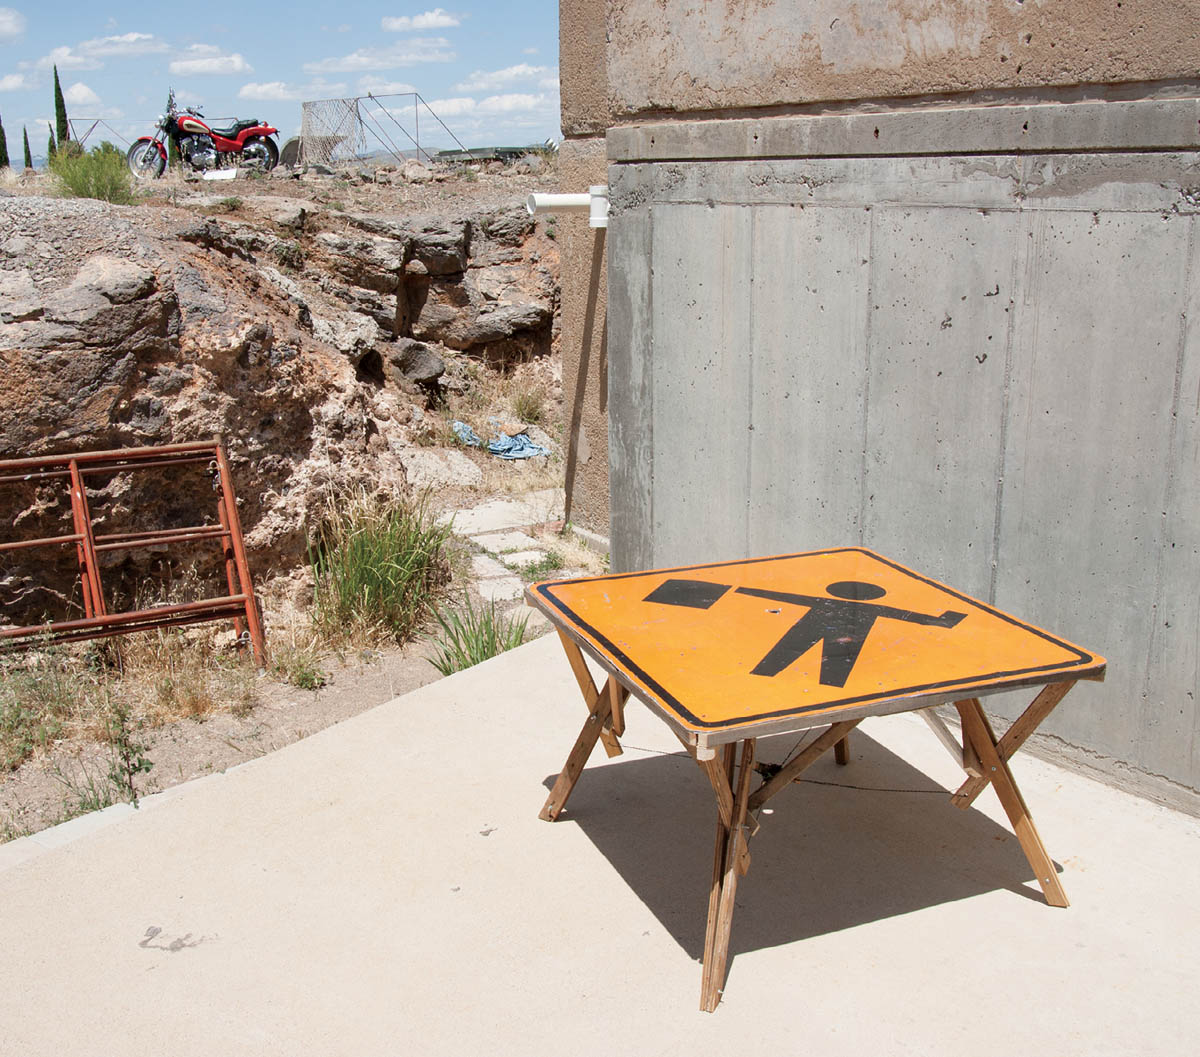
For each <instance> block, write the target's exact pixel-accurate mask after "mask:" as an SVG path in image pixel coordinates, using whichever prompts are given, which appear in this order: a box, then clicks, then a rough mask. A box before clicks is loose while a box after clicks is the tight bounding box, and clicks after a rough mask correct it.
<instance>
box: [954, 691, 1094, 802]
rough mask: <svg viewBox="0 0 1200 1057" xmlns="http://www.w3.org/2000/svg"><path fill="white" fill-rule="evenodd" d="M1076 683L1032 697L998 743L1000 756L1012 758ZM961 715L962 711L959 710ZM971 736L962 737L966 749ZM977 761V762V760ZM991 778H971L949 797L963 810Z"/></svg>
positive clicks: (1007, 758)
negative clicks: (1031, 701) (1030, 701)
mask: <svg viewBox="0 0 1200 1057" xmlns="http://www.w3.org/2000/svg"><path fill="white" fill-rule="evenodd" d="M1074 685H1075V683H1074V681H1073V680H1072V681H1068V682H1062V683H1051V684H1050V685H1049V686H1045V687H1043V688H1042V691H1041V693H1039V694H1038V695H1037V697H1035V698H1034V699H1033V703H1032V704H1030V706H1029V707H1028V708H1027V709H1025V711H1024V712H1022V713H1021V715H1020V717H1019V718H1018V719H1017V721H1016V722H1015V723H1013V725H1012V726H1011V727H1009V728H1008V731H1007V732H1006V733H1005V735H1004V737H1002V738H1001V739H1000V740H999V741H998V742H997V743H996V747H997V749H998V750H999V752H1000V759H1002V760H1011V759H1012V758H1013V755H1014V753H1016V751H1017V750H1018V749H1019V748H1020V747H1021V746H1022V745H1024V744H1025V741H1026V739H1027V738H1028V737H1029V735H1030V734H1032V733H1033V732H1034V731H1035V730H1037V728H1038V726H1039V725H1040V724H1041V722H1042V720H1044V719H1045V718H1046V717H1047V716H1048V715H1050V713H1051V712H1053V711H1054V709H1055V708H1056V707H1057V705H1058V703H1059V702H1060V701H1061V700H1062V699H1063V698H1064V697H1066V696H1067V693H1068V691H1070V689H1071V687H1073V686H1074ZM959 712H960V714H961V712H962V710H961V709H959ZM967 742H968V739H965V738H964V739H963V745H964V749H965V747H966V744H967ZM976 762H978V761H976ZM987 784H988V779H987V777H986V776H984V777H972V778H968V779H967V780H966V781H965V782H963V784H962V785H961V786H959V789H958V792H956V793H955V794H954V795H953V796H952V797H951V798H950V799H951V802H952V803H953V804H954V806H955V807H961V808H963V809H964V810H965V809H966V808H968V807H970V806H971V804H972V803H974V801H975V798H976V797H977V796H978V795H979V794H980V793H982V792H983V791H984V789H986V788H987Z"/></svg>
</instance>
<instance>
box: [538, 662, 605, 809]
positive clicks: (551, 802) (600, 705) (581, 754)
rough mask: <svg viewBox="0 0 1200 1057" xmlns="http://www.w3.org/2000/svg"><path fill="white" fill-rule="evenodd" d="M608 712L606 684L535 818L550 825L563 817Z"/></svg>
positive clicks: (597, 696) (598, 737)
mask: <svg viewBox="0 0 1200 1057" xmlns="http://www.w3.org/2000/svg"><path fill="white" fill-rule="evenodd" d="M610 682H611V679H610ZM611 712H612V697H611V696H610V695H609V692H608V684H607V683H606V684H605V686H604V691H603V693H600V694H597V695H596V703H595V707H594V710H593V711H591V712H589V713H588V718H587V720H586V721H585V722H584V724H583V729H582V730H581V731H580V732H579V737H578V738H576V739H575V746H574V747H573V748H572V749H571V754H570V755H569V756H568V757H567V762H566V764H565V765H564V766H563V769H562V773H561V774H559V776H558V779H557V781H555V783H554V788H553V789H551V790H550V796H549V797H547V799H546V803H545V806H543V808H542V810H541V812H540V813H539V814H538V818H541V819H545V820H546V821H547V822H553V821H554V820H555V819H557V818H558V816H559V815H560V814H561V813H562V809H563V808H564V807H566V806H567V799H568V797H570V795H571V790H572V789H574V788H575V783H576V782H578V781H579V776H580V775H581V774H582V773H583V765H584V764H585V763H587V761H588V757H589V756H591V754H592V749H594V748H595V747H596V742H597V741H598V740H599V739H600V732H601V731H602V730H603V729H604V724H605V723H607V722H608V719H609V716H610V715H611Z"/></svg>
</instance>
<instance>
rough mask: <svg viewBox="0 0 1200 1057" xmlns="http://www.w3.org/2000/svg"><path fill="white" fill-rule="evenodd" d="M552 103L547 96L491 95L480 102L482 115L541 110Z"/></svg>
mask: <svg viewBox="0 0 1200 1057" xmlns="http://www.w3.org/2000/svg"><path fill="white" fill-rule="evenodd" d="M548 103H550V97H549V96H547V95H541V94H539V95H490V96H488V97H487V98H486V99H481V100H480V101H479V111H478V112H479V113H481V114H511V113H514V112H516V111H521V110H541V109H544V108H545V106H546V105H547V104H548Z"/></svg>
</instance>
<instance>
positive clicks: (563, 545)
mask: <svg viewBox="0 0 1200 1057" xmlns="http://www.w3.org/2000/svg"><path fill="white" fill-rule="evenodd" d="M536 539H537V541H538V543H539V545H541V546H542V547H544V548H545V549H546V550H547V551H548V552H549V553H550V554H553V555H554V556H555V557H556V558H558V559H559V560H560V561H561V562H562V565H561V566H560V567H561V568H563V569H581V570H582V571H583V572H585V573H587V574H589V575H598V574H600V573H603V572H606V571H607V570H608V556H607V555H604V554H597V553H596V551H594V550H592V549H591V547H589V546H588V545H587V544H586V543H584V542H583V540H581V539H580V538H579V537H578V536H576V535H575V533H573V532H572V531H571V529H570V526H568V527H567V528H564V529H563V530H562V531H561V532H542V533H539V534H538V535H537V537H536Z"/></svg>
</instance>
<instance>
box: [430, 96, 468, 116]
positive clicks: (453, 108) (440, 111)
mask: <svg viewBox="0 0 1200 1057" xmlns="http://www.w3.org/2000/svg"><path fill="white" fill-rule="evenodd" d="M478 105H479V104H478V103H476V102H475V100H474V99H470V98H459V99H435V100H433V102H431V103H430V104H429V109H430V110H432V111H433V112H434V113H435V114H437V116H438V117H462V116H463V115H464V114H473V113H475V108H476V107H477V106H478Z"/></svg>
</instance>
